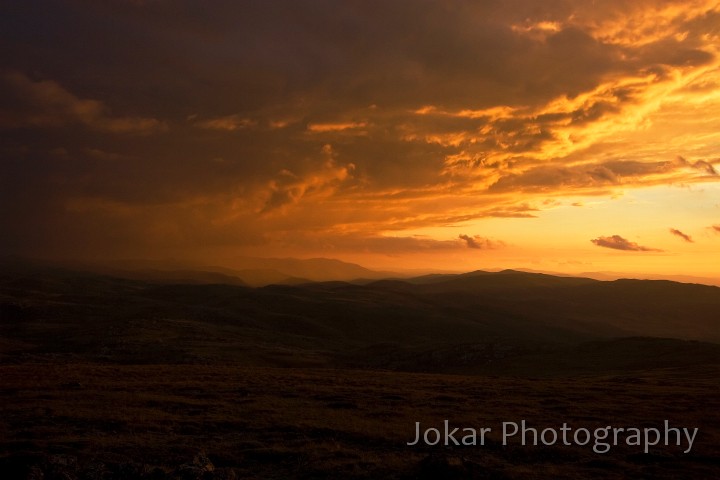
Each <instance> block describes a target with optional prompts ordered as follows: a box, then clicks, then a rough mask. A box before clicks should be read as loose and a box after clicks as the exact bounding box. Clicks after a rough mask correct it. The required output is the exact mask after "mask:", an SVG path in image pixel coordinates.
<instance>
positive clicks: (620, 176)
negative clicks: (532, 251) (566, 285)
mask: <svg viewBox="0 0 720 480" xmlns="http://www.w3.org/2000/svg"><path fill="white" fill-rule="evenodd" d="M719 23H720V7H718V5H717V2H715V1H710V0H689V1H688V0H668V1H664V2H660V3H658V2H655V1H650V0H639V1H634V2H626V1H623V2H621V1H616V0H612V1H607V2H594V1H591V0H580V1H576V2H565V1H549V2H536V1H534V0H508V1H504V2H470V1H464V0H461V1H453V2H445V1H439V0H422V1H414V0H413V1H411V0H399V1H393V2H387V1H380V0H362V1H361V0H348V1H342V2H337V1H329V0H311V1H307V2H297V1H291V0H269V1H263V2H252V3H251V2H235V1H230V0H221V1H218V2H216V3H214V5H213V8H207V7H206V6H205V5H204V4H203V3H202V2H198V1H191V0H179V1H172V2H171V1H165V0H160V1H148V2H128V1H121V0H117V1H107V2H91V1H85V0H82V1H74V2H65V1H59V2H51V3H49V4H48V5H45V6H44V7H43V11H42V12H39V11H38V8H37V6H35V5H34V3H33V2H24V1H19V0H18V1H11V2H10V6H9V8H7V12H6V15H3V17H2V18H0V40H1V41H2V42H3V45H4V48H3V49H2V51H1V52H0V55H2V58H1V60H2V62H1V64H0V86H1V87H2V88H0V139H1V140H0V151H1V152H2V155H3V162H2V164H0V182H2V184H1V185H0V187H1V188H0V204H2V205H4V207H3V208H2V209H0V225H2V227H3V231H4V232H5V233H4V235H3V236H2V238H1V239H0V248H1V249H2V250H3V251H8V252H19V253H27V254H48V255H72V254H81V253H83V252H84V253H87V255H89V256H103V255H105V256H118V255H163V254H164V253H163V252H166V251H168V250H173V251H177V252H179V253H178V254H179V255H182V252H186V251H193V252H194V251H201V250H202V251H205V250H207V251H208V252H211V251H212V250H213V249H214V248H217V249H218V251H219V250H220V249H226V250H229V251H236V250H237V251H239V252H240V251H244V250H245V249H251V248H256V247H257V248H258V250H261V249H262V248H263V246H265V247H267V248H270V247H272V248H274V249H275V250H274V251H279V252H286V253H287V254H288V255H303V254H308V255H309V254H311V253H312V252H315V251H318V250H324V251H329V252H341V251H373V252H384V253H388V252H391V253H393V254H395V253H398V252H400V251H402V250H403V249H405V251H408V252H418V251H428V250H432V251H438V250H443V249H446V248H447V250H448V251H455V250H464V251H465V252H466V253H468V252H469V250H476V249H497V248H496V247H499V246H503V245H505V244H504V243H503V241H504V242H506V244H508V245H509V244H518V243H523V242H525V241H526V240H527V242H528V243H530V242H531V241H534V240H536V239H534V238H533V236H532V235H528V234H527V232H528V231H531V232H539V231H540V230H541V229H539V228H533V227H528V226H526V227H514V228H508V229H506V231H507V232H508V235H511V236H513V235H514V238H504V237H503V236H502V235H495V233H494V232H492V231H490V232H488V236H489V237H491V238H500V239H501V240H488V239H487V238H486V237H476V236H470V235H467V234H464V233H458V232H472V231H482V232H486V230H485V229H483V226H482V225H480V224H478V223H477V222H483V221H486V220H489V219H504V220H507V221H508V222H537V223H541V222H543V221H544V215H545V213H547V212H550V211H552V210H553V209H557V208H558V207H557V205H558V203H553V201H555V202H561V201H562V200H558V199H562V198H563V197H567V198H570V197H573V200H572V201H573V202H574V203H575V204H577V205H581V204H582V205H585V204H587V203H591V202H588V201H587V198H597V199H610V198H616V197H618V196H621V195H623V194H624V193H625V192H628V191H633V190H634V189H642V188H646V187H654V186H668V185H672V186H682V187H684V188H685V187H686V188H691V187H692V186H694V185H699V184H709V183H714V182H717V181H718V180H720V176H719V175H718V168H720V150H718V148H717V145H720V133H718V132H720V99H719V98H718V97H717V91H718V89H719V88H720V73H719V72H720V70H719V69H718V67H720V51H719V50H720V49H718V47H717V45H720V33H718V30H717V25H718V24H719ZM118 39H122V41H118ZM576 197H577V198H576ZM579 197H583V201H580V199H579ZM548 200H551V201H549V202H548ZM11 204H12V205H14V207H13V208H9V207H7V205H11ZM585 208H586V207H583V209H585ZM578 210H580V209H578ZM474 222H475V223H474ZM673 223H674V221H672V223H671V221H668V222H660V221H658V227H657V228H658V231H660V232H663V233H661V234H662V235H665V236H667V230H666V228H667V227H666V225H668V224H673ZM526 225H532V224H530V223H526ZM663 225H665V226H663ZM703 225H707V223H704V224H703ZM619 227H620V226H619V225H615V224H613V222H612V215H609V216H608V224H607V225H605V226H603V228H607V229H608V230H609V231H612V230H610V229H614V228H619ZM458 228H462V229H460V230H458ZM523 228H525V229H527V230H523ZM701 228H702V227H701ZM519 232H520V233H519ZM545 232H546V233H544V234H542V235H541V236H543V235H544V236H546V237H547V238H546V239H545V240H547V241H546V242H545V243H548V242H551V241H556V240H557V239H562V238H565V237H566V236H564V235H562V234H557V232H555V231H553V230H551V229H546V230H545ZM674 234H675V235H678V236H680V237H682V238H685V239H686V240H688V241H689V237H686V236H685V235H684V234H682V232H679V231H678V232H677V233H674ZM579 238H581V239H584V238H587V237H585V236H582V237H579ZM434 242H439V243H434ZM578 243H584V244H585V245H587V242H585V241H584V240H582V241H581V242H578ZM593 243H595V244H596V245H599V246H604V247H608V248H616V249H622V250H635V251H651V250H652V249H646V248H645V247H640V246H638V245H636V244H634V243H632V242H628V241H627V240H625V239H623V238H622V237H619V236H611V237H599V238H597V239H595V240H593ZM653 243H654V240H653ZM233 249H236V250H233ZM498 250H500V249H498ZM223 251H225V250H223ZM268 251H269V250H268ZM468 254H469V253H468ZM209 257H210V258H213V257H212V255H211V254H209Z"/></svg>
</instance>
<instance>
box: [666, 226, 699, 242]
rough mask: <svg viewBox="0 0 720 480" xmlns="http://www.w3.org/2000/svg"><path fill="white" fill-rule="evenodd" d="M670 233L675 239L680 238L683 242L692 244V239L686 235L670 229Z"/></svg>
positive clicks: (675, 229)
mask: <svg viewBox="0 0 720 480" xmlns="http://www.w3.org/2000/svg"><path fill="white" fill-rule="evenodd" d="M670 233H672V234H673V235H675V236H677V237H680V238H682V239H683V240H685V241H686V242H688V243H693V239H692V237H691V236H690V235H687V234H685V233H683V232H681V231H680V230H678V229H677V228H671V229H670Z"/></svg>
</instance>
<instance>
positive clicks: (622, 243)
mask: <svg viewBox="0 0 720 480" xmlns="http://www.w3.org/2000/svg"><path fill="white" fill-rule="evenodd" d="M590 241H591V242H592V243H594V244H595V245H597V246H598V247H605V248H613V249H615V250H626V251H632V252H659V251H661V250H658V249H656V248H650V247H643V246H642V245H638V244H637V243H635V242H631V241H630V240H627V239H625V238H623V237H621V236H620V235H612V236H610V237H598V238H595V239H593V240H590Z"/></svg>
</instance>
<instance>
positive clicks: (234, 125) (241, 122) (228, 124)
mask: <svg viewBox="0 0 720 480" xmlns="http://www.w3.org/2000/svg"><path fill="white" fill-rule="evenodd" d="M195 125H197V126H198V127H200V128H205V129H209V130H224V131H228V132H232V131H234V130H240V129H244V128H250V127H254V126H256V125H257V121H255V120H252V119H249V118H243V117H241V116H240V115H237V114H235V115H227V116H224V117H217V118H208V119H206V120H199V121H196V122H195Z"/></svg>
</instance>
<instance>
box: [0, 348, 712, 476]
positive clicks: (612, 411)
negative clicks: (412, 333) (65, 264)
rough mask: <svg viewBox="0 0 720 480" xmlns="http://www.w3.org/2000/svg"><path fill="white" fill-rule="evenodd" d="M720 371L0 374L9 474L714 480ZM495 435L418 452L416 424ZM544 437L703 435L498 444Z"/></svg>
mask: <svg viewBox="0 0 720 480" xmlns="http://www.w3.org/2000/svg"><path fill="white" fill-rule="evenodd" d="M719 377H720V368H718V367H707V368H694V369H687V368H686V369H657V370H648V371H646V372H644V373H643V372H633V373H632V374H612V375H610V374H608V375H594V376H584V377H562V378H545V379H535V380H532V379H522V378H511V377H490V376H459V375H430V374H417V373H400V372H371V371H355V370H330V369H314V370H304V369H303V370H301V369H279V368H248V367H236V366H231V365H141V366H134V365H124V366H122V365H100V364H89V363H67V360H63V361H54V362H45V363H33V364H16V365H11V364H5V365H0V378H2V383H1V384H0V432H2V433H1V434H0V469H1V471H0V476H2V478H44V479H52V478H62V479H75V478H92V479H100V478H102V479H110V478H158V479H162V478H278V479H284V478H399V479H405V478H408V479H409V478H497V479H503V478H567V479H576V478H608V479H609V478H660V479H662V478H686V479H687V478H718V476H719V475H720V395H719V394H718V380H717V379H718V378H719ZM445 419H448V420H449V421H450V423H451V424H454V425H455V426H461V427H474V428H478V429H479V428H481V427H491V428H492V432H490V434H489V437H488V438H487V439H486V442H485V445H484V446H481V445H477V446H470V447H444V446H432V447H431V446H422V447H421V446H419V445H416V446H408V445H406V442H410V441H412V440H413V439H414V431H415V430H414V429H415V422H417V421H419V422H422V425H423V426H425V427H430V426H435V427H439V426H442V423H443V420H445ZM523 419H524V420H526V421H527V423H528V425H534V426H537V427H540V428H545V427H554V428H558V427H560V426H561V425H562V423H563V422H567V423H568V424H569V425H570V426H573V427H575V428H580V427H584V428H589V429H594V428H597V427H602V426H607V425H612V426H618V427H631V426H636V427H640V428H642V427H661V426H662V422H663V421H664V420H669V421H670V423H671V424H673V425H675V426H680V427H698V428H699V429H700V430H699V433H698V435H697V438H696V439H695V443H694V445H693V448H692V451H691V452H689V453H687V454H685V453H683V451H682V450H683V448H686V447H683V448H681V447H678V446H675V445H672V446H670V447H664V446H663V447H660V446H658V447H653V448H651V449H650V452H649V453H644V452H643V451H642V447H636V446H627V445H622V446H618V447H612V448H611V450H610V451H609V452H608V453H605V454H599V453H595V452H593V450H592V443H591V444H590V445H587V446H577V445H574V446H563V445H555V446H551V447H546V446H542V447H541V446H532V445H526V446H522V445H520V444H519V443H518V442H519V440H515V441H512V440H511V442H510V443H509V445H507V446H503V445H502V442H501V438H500V432H501V425H502V422H504V421H507V422H511V421H513V422H518V423H519V422H520V420H523Z"/></svg>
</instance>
